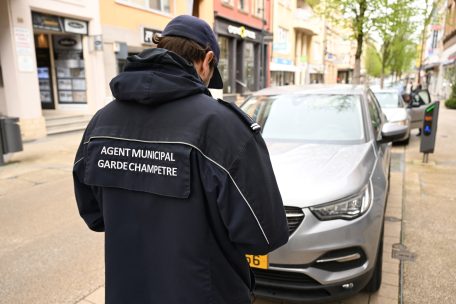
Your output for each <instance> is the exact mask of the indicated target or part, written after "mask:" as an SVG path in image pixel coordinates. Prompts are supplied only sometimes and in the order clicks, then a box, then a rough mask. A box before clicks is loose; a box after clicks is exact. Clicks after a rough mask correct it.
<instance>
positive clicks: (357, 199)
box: [310, 183, 372, 221]
mask: <svg viewBox="0 0 456 304" xmlns="http://www.w3.org/2000/svg"><path fill="white" fill-rule="evenodd" d="M371 202H372V190H371V184H370V183H369V184H368V185H367V186H366V187H365V188H364V189H363V190H362V191H361V193H359V194H357V195H355V196H352V197H348V198H345V199H342V200H339V201H336V202H332V203H329V204H325V205H320V206H316V207H310V210H311V211H312V213H313V214H314V215H315V216H316V217H317V218H318V219H319V220H321V221H327V220H335V219H344V220H352V219H355V218H357V217H359V216H361V215H362V214H364V213H365V212H366V211H367V210H368V209H369V207H370V205H371Z"/></svg>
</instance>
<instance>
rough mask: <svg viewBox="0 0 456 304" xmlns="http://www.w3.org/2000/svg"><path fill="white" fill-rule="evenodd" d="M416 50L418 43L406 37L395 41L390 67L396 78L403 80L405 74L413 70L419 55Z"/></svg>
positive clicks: (399, 36)
mask: <svg viewBox="0 0 456 304" xmlns="http://www.w3.org/2000/svg"><path fill="white" fill-rule="evenodd" d="M416 48H417V45H416V43H414V42H413V41H412V40H411V39H409V38H407V37H405V36H402V35H398V36H397V37H396V39H394V40H393V43H392V47H391V54H392V55H391V58H390V60H389V62H388V67H389V69H390V71H391V73H393V74H394V75H395V76H396V78H401V77H402V74H403V73H404V72H406V71H408V70H410V69H411V68H412V65H413V63H414V62H415V58H416V55H417V52H416Z"/></svg>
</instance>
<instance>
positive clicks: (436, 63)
mask: <svg viewBox="0 0 456 304" xmlns="http://www.w3.org/2000/svg"><path fill="white" fill-rule="evenodd" d="M439 65H440V62H431V63H427V64H425V65H423V69H425V70H430V69H433V68H435V67H438V66H439Z"/></svg>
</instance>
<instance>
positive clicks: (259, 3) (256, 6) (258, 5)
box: [253, 0, 265, 18]
mask: <svg viewBox="0 0 456 304" xmlns="http://www.w3.org/2000/svg"><path fill="white" fill-rule="evenodd" d="M264 1H265V0H254V1H253V14H254V15H255V16H257V17H260V18H263V13H264V12H263V10H264V6H263V4H264Z"/></svg>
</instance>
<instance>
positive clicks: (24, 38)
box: [14, 27, 35, 72]
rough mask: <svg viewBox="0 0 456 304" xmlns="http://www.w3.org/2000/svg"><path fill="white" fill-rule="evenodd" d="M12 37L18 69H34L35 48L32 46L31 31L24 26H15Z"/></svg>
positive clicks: (25, 70)
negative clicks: (14, 43) (14, 42)
mask: <svg viewBox="0 0 456 304" xmlns="http://www.w3.org/2000/svg"><path fill="white" fill-rule="evenodd" d="M14 38H15V41H16V52H17V65H18V68H19V71H21V72H33V71H35V49H34V47H33V40H32V33H31V31H30V30H29V29H28V28H25V27H15V28H14Z"/></svg>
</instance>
